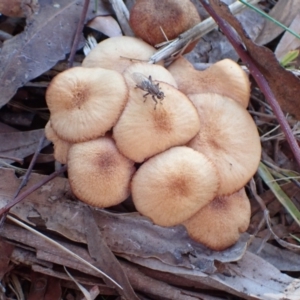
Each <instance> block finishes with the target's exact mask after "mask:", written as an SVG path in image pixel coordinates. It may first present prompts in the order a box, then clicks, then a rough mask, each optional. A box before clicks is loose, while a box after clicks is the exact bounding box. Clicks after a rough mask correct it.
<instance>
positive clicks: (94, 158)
mask: <svg viewBox="0 0 300 300" xmlns="http://www.w3.org/2000/svg"><path fill="white" fill-rule="evenodd" d="M134 171H135V168H134V163H133V162H132V161H131V160H129V159H128V158H126V157H124V156H123V155H122V154H120V153H119V151H118V150H117V148H116V146H115V143H114V141H113V140H112V139H111V138H107V137H101V138H98V139H96V140H93V141H88V142H84V143H78V144H74V145H72V146H71V148H70V150H69V155H68V175H69V181H70V185H71V188H72V191H73V193H74V194H75V195H76V197H78V198H79V199H80V200H81V201H83V202H85V203H87V204H90V205H93V206H96V207H109V206H113V205H116V204H119V203H121V202H122V201H124V200H125V199H126V198H127V197H128V196H129V194H130V188H129V185H130V180H131V177H132V175H133V173H134Z"/></svg>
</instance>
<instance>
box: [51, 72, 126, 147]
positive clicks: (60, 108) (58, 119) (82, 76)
mask: <svg viewBox="0 0 300 300" xmlns="http://www.w3.org/2000/svg"><path fill="white" fill-rule="evenodd" d="M127 97H128V89H127V85H126V83H125V80H124V78H123V76H122V75H121V74H119V73H118V72H116V71H112V70H106V69H102V68H93V69H88V68H82V67H75V68H72V69H68V70H66V71H64V72H62V73H60V74H59V75H57V76H56V77H55V78H54V79H53V80H52V82H51V83H50V86H49V87H48V89H47V92H46V101H47V104H48V108H49V110H50V113H51V117H50V120H51V125H52V127H53V129H54V130H55V132H56V133H57V135H58V136H59V137H60V138H62V139H64V140H66V141H68V142H82V141H87V140H91V139H94V138H97V137H99V136H103V135H104V134H105V133H106V132H107V131H109V130H110V129H111V128H112V127H113V125H114V124H115V123H116V122H117V120H118V118H119V116H120V114H121V112H122V110H123V108H124V106H125V104H126V101H127Z"/></svg>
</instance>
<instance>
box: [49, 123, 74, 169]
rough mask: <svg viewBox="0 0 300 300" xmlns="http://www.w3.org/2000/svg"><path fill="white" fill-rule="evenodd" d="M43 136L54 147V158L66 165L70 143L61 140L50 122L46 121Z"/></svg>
mask: <svg viewBox="0 0 300 300" xmlns="http://www.w3.org/2000/svg"><path fill="white" fill-rule="evenodd" d="M45 136H46V138H47V139H48V140H49V141H51V142H52V143H53V146H54V158H55V159H56V160H57V161H58V162H60V163H61V164H66V163H67V156H68V151H69V149H70V147H71V145H72V144H71V143H69V142H67V141H64V140H62V139H61V138H60V137H59V136H58V135H57V134H56V132H55V131H54V130H53V128H52V126H51V122H50V121H48V122H47V124H46V126H45Z"/></svg>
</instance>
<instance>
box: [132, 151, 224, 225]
mask: <svg viewBox="0 0 300 300" xmlns="http://www.w3.org/2000/svg"><path fill="white" fill-rule="evenodd" d="M218 187H219V176H218V171H217V168H216V166H215V165H214V164H213V163H212V162H211V161H210V160H209V159H208V158H207V157H206V156H205V155H203V154H201V153H198V152H197V151H194V150H193V149H191V148H188V147H184V146H183V147H173V148H171V149H169V150H167V151H164V152H163V153H160V154H157V155H156V156H153V157H152V158H150V159H149V160H147V161H146V162H145V163H144V164H143V165H142V166H141V167H140V168H139V169H138V171H137V172H136V173H135V175H134V177H133V180H132V184H131V191H132V199H133V202H134V204H135V206H136V209H137V210H138V211H139V212H140V213H141V214H143V215H144V216H147V217H149V218H150V219H151V220H152V221H153V222H154V223H155V224H157V225H161V226H174V225H177V224H180V223H181V222H183V221H185V220H186V219H187V218H189V217H191V216H192V215H193V214H194V213H195V212H196V211H197V210H199V209H200V208H201V207H203V206H205V205H206V204H208V203H209V202H210V201H212V200H213V198H214V197H215V196H216V194H217V191H218Z"/></svg>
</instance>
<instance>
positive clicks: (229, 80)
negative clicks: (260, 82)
mask: <svg viewBox="0 0 300 300" xmlns="http://www.w3.org/2000/svg"><path fill="white" fill-rule="evenodd" d="M168 70H169V71H170V72H171V74H172V75H173V77H174V78H175V80H176V82H177V85H178V88H179V90H181V91H182V92H183V93H184V94H186V95H190V94H202V93H216V94H220V95H223V96H226V97H229V98H231V99H233V100H235V101H237V102H238V103H240V104H241V105H242V106H243V107H244V108H246V107H247V106H248V104H249V99H250V81H249V78H248V76H247V74H246V73H245V72H244V70H243V69H242V68H241V67H240V66H239V65H238V64H237V63H236V62H234V61H232V60H230V59H223V60H221V61H219V62H217V63H215V64H213V65H212V66H211V67H209V68H208V69H206V70H205V71H197V70H195V69H194V67H193V65H192V64H191V63H190V62H189V61H188V60H187V59H185V58H184V57H180V58H179V59H177V60H176V61H175V62H173V63H172V64H171V65H170V66H169V67H168Z"/></svg>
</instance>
